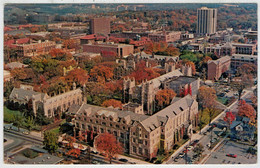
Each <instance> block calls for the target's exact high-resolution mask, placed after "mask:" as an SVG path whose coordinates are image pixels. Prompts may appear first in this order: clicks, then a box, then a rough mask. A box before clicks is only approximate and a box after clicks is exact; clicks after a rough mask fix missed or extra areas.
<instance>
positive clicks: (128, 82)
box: [123, 70, 182, 115]
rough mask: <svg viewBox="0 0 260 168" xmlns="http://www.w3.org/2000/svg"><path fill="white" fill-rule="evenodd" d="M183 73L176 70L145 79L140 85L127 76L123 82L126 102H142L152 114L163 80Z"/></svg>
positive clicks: (146, 110)
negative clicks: (148, 79)
mask: <svg viewBox="0 0 260 168" xmlns="http://www.w3.org/2000/svg"><path fill="white" fill-rule="evenodd" d="M181 75H182V73H181V72H180V71H179V70H174V71H172V72H169V73H166V74H164V75H162V76H160V77H158V78H154V79H152V80H150V81H143V82H142V83H141V84H140V85H136V84H135V80H134V79H130V78H126V79H124V82H123V97H124V102H125V103H127V102H129V101H130V102H134V103H138V104H142V105H143V109H144V112H145V114H149V115H151V114H153V112H154V110H155V107H154V106H155V102H154V100H155V95H156V93H157V91H159V89H160V87H161V85H162V82H163V81H165V80H167V79H169V78H172V77H177V76H181Z"/></svg>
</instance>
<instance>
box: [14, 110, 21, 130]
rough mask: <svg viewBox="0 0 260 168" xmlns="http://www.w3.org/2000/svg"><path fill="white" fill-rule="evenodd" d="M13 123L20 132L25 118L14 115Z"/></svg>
mask: <svg viewBox="0 0 260 168" xmlns="http://www.w3.org/2000/svg"><path fill="white" fill-rule="evenodd" d="M13 123H14V126H16V127H17V128H18V131H20V127H21V126H22V124H23V116H22V115H19V114H16V115H14V121H13Z"/></svg>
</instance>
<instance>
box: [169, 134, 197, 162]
mask: <svg viewBox="0 0 260 168" xmlns="http://www.w3.org/2000/svg"><path fill="white" fill-rule="evenodd" d="M198 142H199V140H198V139H196V140H194V141H193V142H192V143H191V144H190V146H187V147H186V148H185V149H184V150H183V151H182V152H181V153H179V155H178V156H176V157H175V158H174V159H173V161H174V162H178V160H179V159H180V158H183V157H184V156H185V154H186V153H187V152H188V151H190V150H192V149H193V148H194V147H195V146H196V145H197V144H198Z"/></svg>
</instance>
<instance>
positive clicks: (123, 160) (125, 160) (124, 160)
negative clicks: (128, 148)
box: [119, 158, 128, 162]
mask: <svg viewBox="0 0 260 168" xmlns="http://www.w3.org/2000/svg"><path fill="white" fill-rule="evenodd" d="M119 161H120V162H128V160H127V159H125V158H121V159H119Z"/></svg>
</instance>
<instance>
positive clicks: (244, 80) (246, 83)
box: [231, 74, 253, 100]
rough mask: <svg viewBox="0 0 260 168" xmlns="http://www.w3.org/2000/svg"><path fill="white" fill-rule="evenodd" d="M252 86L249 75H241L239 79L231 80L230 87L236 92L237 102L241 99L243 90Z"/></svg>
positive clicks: (251, 79)
mask: <svg viewBox="0 0 260 168" xmlns="http://www.w3.org/2000/svg"><path fill="white" fill-rule="evenodd" d="M252 85H253V78H252V75H250V74H243V75H242V76H240V77H237V78H235V79H233V82H232V83H231V87H232V88H233V89H234V90H236V91H237V92H238V100H240V99H241V95H242V93H243V90H244V89H245V88H248V87H251V86H252Z"/></svg>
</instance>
